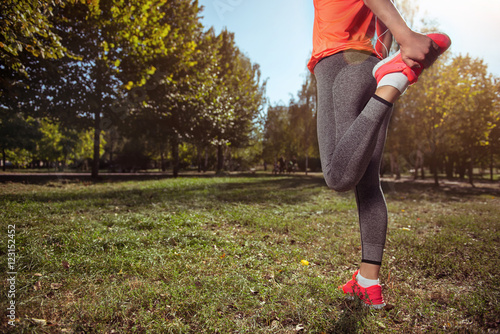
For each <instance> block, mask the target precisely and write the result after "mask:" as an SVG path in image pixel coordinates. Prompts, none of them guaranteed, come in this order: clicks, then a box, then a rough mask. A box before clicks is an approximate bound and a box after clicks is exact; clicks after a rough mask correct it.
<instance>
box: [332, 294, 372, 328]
mask: <svg viewBox="0 0 500 334" xmlns="http://www.w3.org/2000/svg"><path fill="white" fill-rule="evenodd" d="M337 308H338V309H340V316H339V317H338V318H336V319H335V321H334V322H332V323H331V324H330V326H329V327H328V330H327V331H326V333H328V334H336V333H345V334H350V333H359V331H360V330H361V329H362V328H363V327H364V322H365V319H366V317H367V316H368V315H369V310H368V308H366V307H365V306H363V305H362V304H361V302H359V301H358V300H347V299H344V298H343V300H342V302H341V304H340V305H339V306H338V307H337Z"/></svg>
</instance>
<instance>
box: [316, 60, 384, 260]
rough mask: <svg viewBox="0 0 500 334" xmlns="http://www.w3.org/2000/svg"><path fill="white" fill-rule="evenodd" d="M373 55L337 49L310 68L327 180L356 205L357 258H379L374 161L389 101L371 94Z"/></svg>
mask: <svg viewBox="0 0 500 334" xmlns="http://www.w3.org/2000/svg"><path fill="white" fill-rule="evenodd" d="M378 61H379V59H378V58H376V57H375V56H371V55H367V54H365V53H362V52H357V51H346V52H341V53H337V54H335V55H332V56H329V57H326V58H324V59H323V60H321V61H320V62H319V63H318V64H317V65H316V67H315V68H314V73H315V76H316V81H317V89H318V141H319V149H320V156H321V165H322V168H323V174H324V177H325V181H326V183H327V185H328V186H329V187H330V188H332V189H335V190H337V191H347V190H350V189H354V192H355V195H356V201H357V204H358V211H359V223H360V231H361V245H362V261H363V262H367V263H372V264H381V263H382V256H383V250H384V245H385V239H386V232H387V205H386V203H385V199H384V195H383V193H382V189H381V186H380V163H381V160H382V153H383V149H384V145H385V138H386V134H387V127H388V125H389V120H390V117H391V113H392V104H391V103H389V102H387V101H385V100H383V99H381V98H379V97H377V96H375V95H374V93H375V89H376V86H377V83H376V81H375V79H374V78H373V76H372V69H373V67H374V66H375V65H376V64H377V62H378Z"/></svg>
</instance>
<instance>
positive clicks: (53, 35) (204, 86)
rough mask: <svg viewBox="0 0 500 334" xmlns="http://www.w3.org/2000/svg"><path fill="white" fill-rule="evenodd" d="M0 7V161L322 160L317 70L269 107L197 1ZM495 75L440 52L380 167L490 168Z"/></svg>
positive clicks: (121, 165) (252, 74) (117, 166)
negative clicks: (284, 99)
mask: <svg viewBox="0 0 500 334" xmlns="http://www.w3.org/2000/svg"><path fill="white" fill-rule="evenodd" d="M400 2H401V1H400ZM399 5H400V8H402V9H403V11H404V12H407V15H406V16H407V17H409V18H410V19H411V20H410V21H411V22H413V19H412V17H413V16H412V15H413V14H414V11H412V7H411V6H409V3H408V2H407V1H403V2H402V3H400V4H399ZM405 6H406V7H405ZM0 10H1V13H0V17H1V19H2V20H1V23H0V29H1V30H2V31H1V32H2V34H0V61H1V63H0V72H1V79H0V147H1V153H2V166H3V168H4V169H5V167H6V166H7V165H9V164H10V165H13V166H15V167H19V168H28V167H30V168H45V169H47V168H48V169H50V170H64V169H72V170H75V169H77V170H83V171H91V172H92V175H93V176H94V177H97V176H98V173H99V171H100V170H106V171H111V172H120V171H127V172H130V171H141V170H158V171H164V172H167V171H168V172H171V173H173V175H175V176H176V175H178V173H179V171H180V170H182V169H193V170H197V171H199V172H202V171H207V170H215V171H217V172H219V173H222V172H224V171H232V170H249V169H251V168H255V167H256V166H258V165H264V166H266V168H267V169H268V170H272V169H274V165H278V163H279V161H280V160H281V158H282V159H283V160H286V161H288V162H290V161H291V162H292V164H293V166H292V165H289V166H292V167H293V168H292V167H291V168H288V169H289V170H291V171H297V170H301V171H304V172H306V173H307V172H308V171H320V168H321V167H320V163H319V152H318V147H317V140H316V83H315V78H314V76H313V75H311V74H310V73H306V75H305V76H304V83H303V85H302V87H300V89H299V90H298V92H297V94H296V96H292V97H290V101H288V102H287V103H280V104H275V105H269V104H268V103H267V101H266V98H265V94H266V91H265V89H266V80H264V79H263V78H262V77H261V73H260V69H259V66H258V65H257V64H254V63H252V61H251V59H249V58H248V57H247V56H246V55H245V54H243V53H242V52H241V51H240V49H239V48H238V46H237V41H236V40H235V37H234V34H232V33H231V32H229V31H227V30H223V31H221V32H220V33H219V34H216V33H215V32H214V30H213V29H212V28H209V29H206V28H205V27H203V25H202V24H201V21H200V13H201V8H200V6H199V5H198V2H197V1H192V0H172V1H166V2H165V1H161V0H100V1H80V0H66V1H64V0H58V1H43V0H40V1H34V0H23V1H10V0H9V1H4V2H3V3H2V5H0ZM411 22H410V23H411ZM395 49H397V45H396V44H394V47H393V52H394V50H395ZM499 85H500V81H499V80H498V78H495V77H493V76H492V75H491V74H489V73H488V69H487V67H486V65H485V64H484V63H483V62H482V60H480V59H473V58H471V57H469V56H467V55H465V56H463V55H451V54H446V56H445V57H444V58H441V59H439V61H438V62H437V63H436V64H435V65H434V66H433V67H432V68H431V69H429V70H426V71H425V72H424V73H423V75H422V76H421V77H420V79H419V83H418V84H417V85H414V86H412V87H410V88H409V89H408V91H407V93H406V94H405V95H403V97H402V98H401V99H400V101H398V103H397V104H396V107H395V111H394V114H393V118H392V121H391V126H390V130H389V136H388V141H387V147H386V152H385V159H384V166H383V172H384V173H386V174H392V175H393V176H395V177H400V176H401V173H405V172H406V173H411V174H412V175H413V177H414V178H417V177H419V178H424V177H427V176H428V175H427V174H429V175H432V177H433V178H434V181H435V183H436V184H437V183H438V182H439V177H443V176H444V177H448V178H460V179H467V180H468V181H469V182H470V183H473V181H474V177H475V175H477V173H478V171H484V173H485V174H486V173H487V174H489V177H490V178H493V174H494V173H495V169H497V168H498V167H499V160H500V130H499V125H500V124H499V122H500V120H499V119H500V109H499V99H500V96H499V95H500V89H499V88H500V86H499Z"/></svg>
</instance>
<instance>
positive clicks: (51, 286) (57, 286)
mask: <svg viewBox="0 0 500 334" xmlns="http://www.w3.org/2000/svg"><path fill="white" fill-rule="evenodd" d="M60 287H62V283H50V288H51V289H52V290H57V289H59V288H60Z"/></svg>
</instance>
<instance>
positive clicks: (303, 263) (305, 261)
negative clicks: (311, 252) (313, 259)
mask: <svg viewBox="0 0 500 334" xmlns="http://www.w3.org/2000/svg"><path fill="white" fill-rule="evenodd" d="M300 263H301V264H302V265H303V266H308V265H309V261H307V260H302V261H300Z"/></svg>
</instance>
